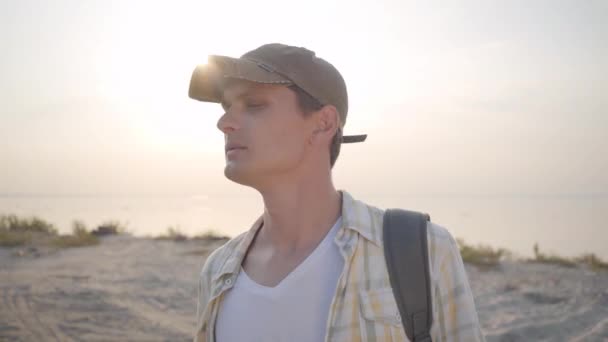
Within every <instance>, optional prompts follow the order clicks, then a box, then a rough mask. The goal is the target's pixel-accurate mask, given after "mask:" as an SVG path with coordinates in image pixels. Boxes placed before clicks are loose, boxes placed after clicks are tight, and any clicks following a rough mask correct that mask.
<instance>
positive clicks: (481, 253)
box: [457, 239, 507, 267]
mask: <svg viewBox="0 0 608 342" xmlns="http://www.w3.org/2000/svg"><path fill="white" fill-rule="evenodd" d="M457 242H458V246H459V248H460V255H461V256H462V260H463V261H464V262H465V263H469V264H473V265H476V266H479V267H494V266H497V265H499V264H500V260H501V258H502V256H503V255H505V254H506V253H507V251H506V250H505V249H502V248H500V249H495V248H492V247H490V246H486V245H478V246H472V245H468V244H467V243H465V242H464V240H462V239H457Z"/></svg>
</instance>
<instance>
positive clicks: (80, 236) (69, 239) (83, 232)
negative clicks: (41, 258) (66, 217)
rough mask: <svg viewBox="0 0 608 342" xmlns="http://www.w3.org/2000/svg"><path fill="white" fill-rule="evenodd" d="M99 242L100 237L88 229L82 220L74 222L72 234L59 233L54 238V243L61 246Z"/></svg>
mask: <svg viewBox="0 0 608 342" xmlns="http://www.w3.org/2000/svg"><path fill="white" fill-rule="evenodd" d="M98 243H99V238H98V237H97V236H95V235H93V234H92V233H91V232H89V231H88V230H87V227H86V225H85V224H84V223H83V222H82V221H73V222H72V234H71V235H59V236H57V237H56V238H55V239H53V241H52V244H53V245H54V246H56V247H60V248H71V247H82V246H91V245H96V244H98Z"/></svg>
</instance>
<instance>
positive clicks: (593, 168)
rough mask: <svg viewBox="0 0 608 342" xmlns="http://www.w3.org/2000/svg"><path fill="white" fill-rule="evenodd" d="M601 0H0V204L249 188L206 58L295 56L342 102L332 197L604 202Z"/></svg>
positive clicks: (607, 153)
mask: <svg viewBox="0 0 608 342" xmlns="http://www.w3.org/2000/svg"><path fill="white" fill-rule="evenodd" d="M606 18H608V2H605V1H558V0H555V1H459V2H457V3H456V2H437V1H417V2H412V1H402V0H399V1H356V0H351V1H341V2H332V1H327V0H322V1H321V0H310V1H306V2H296V3H288V2H285V1H267V2H265V1H262V2H259V1H200V0H199V1H89V0H78V1H63V0H56V1H42V0H37V1H35V0H21V1H10V0H2V1H0V46H1V47H2V53H0V75H1V77H0V194H9V195H11V194H13V195H14V194H34V195H36V194H38V195H44V194H53V195H70V194H189V195H211V196H213V195H218V194H242V193H249V192H250V191H249V190H243V189H242V188H241V187H240V186H238V185H235V184H232V183H230V182H229V181H228V180H226V179H225V178H224V176H223V172H222V170H223V166H224V156H223V136H222V134H221V133H220V132H219V131H218V130H217V128H216V122H217V119H218V118H219V115H220V114H221V108H220V107H219V105H216V104H206V103H200V102H197V101H193V100H191V99H189V98H188V96H187V91H188V84H189V80H190V76H191V72H192V70H193V69H194V67H195V66H196V65H197V64H200V63H204V62H205V61H206V60H207V56H208V55H209V54H219V55H228V56H235V57H237V56H240V55H242V54H243V53H245V52H247V51H249V50H252V49H254V48H256V47H258V46H260V45H262V44H265V43H271V42H281V43H285V44H290V45H298V46H304V47H307V48H309V49H311V50H313V51H315V52H316V53H317V55H318V56H320V57H322V58H325V59H326V60H328V61H330V62H331V63H332V64H334V65H335V66H336V67H337V68H338V69H339V70H340V71H341V73H342V74H343V76H344V78H345V80H346V83H347V86H348V92H349V99H350V105H349V114H348V120H347V123H346V127H345V133H346V134H349V133H350V134H360V133H367V134H369V137H368V140H367V142H365V143H363V144H354V145H348V146H344V147H343V149H342V153H341V155H340V158H339V159H338V162H337V165H336V167H335V169H334V180H335V182H336V184H337V186H338V187H340V188H346V189H350V190H351V191H353V192H355V193H358V194H375V195H387V196H394V195H401V194H407V195H430V196H435V195H436V196H440V195H483V196H486V195H489V196H494V195H499V196H502V195H506V196H606V195H608V20H606Z"/></svg>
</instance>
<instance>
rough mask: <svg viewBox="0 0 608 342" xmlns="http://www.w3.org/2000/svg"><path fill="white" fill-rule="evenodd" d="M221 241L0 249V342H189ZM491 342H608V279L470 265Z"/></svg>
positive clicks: (518, 266) (553, 269) (115, 241)
mask: <svg viewBox="0 0 608 342" xmlns="http://www.w3.org/2000/svg"><path fill="white" fill-rule="evenodd" d="M217 246H218V243H213V242H206V241H186V242H173V241H157V240H152V239H144V238H134V237H130V236H113V237H108V238H104V239H103V241H102V243H101V244H100V245H98V246H93V247H83V248H73V249H65V250H58V251H53V250H44V249H37V250H27V249H18V248H17V249H16V248H12V249H11V248H0V341H5V340H7V341H190V340H191V339H192V333H193V329H194V326H195V311H196V287H197V277H198V273H199V271H200V268H201V266H202V263H203V262H204V259H205V257H206V255H207V254H208V253H209V252H210V251H211V250H213V249H214V248H216V247H217ZM467 272H468V274H469V278H470V281H471V285H472V288H473V292H474V294H475V301H476V304H477V307H478V312H479V317H480V320H481V324H482V328H483V331H484V333H485V334H486V337H487V340H488V341H540V340H550V341H570V340H572V341H608V272H593V271H590V270H586V269H582V268H573V269H570V268H563V267H559V266H552V265H537V264H525V263H521V262H505V263H503V265H502V266H501V267H500V268H498V269H495V270H479V269H477V268H476V267H474V266H470V265H467Z"/></svg>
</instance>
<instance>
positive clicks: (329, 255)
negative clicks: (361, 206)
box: [215, 217, 344, 342]
mask: <svg viewBox="0 0 608 342" xmlns="http://www.w3.org/2000/svg"><path fill="white" fill-rule="evenodd" d="M341 224H342V218H341V217H340V218H339V219H338V221H337V222H336V223H335V224H334V226H333V227H332V228H331V229H330V231H329V232H328V233H327V235H326V236H325V238H323V240H322V241H321V243H319V245H318V246H317V247H316V248H315V250H314V251H313V252H312V253H311V254H310V255H309V256H308V257H307V258H306V259H305V260H304V261H302V263H300V265H298V266H297V267H296V268H295V269H294V270H293V271H292V272H291V273H289V275H287V277H285V278H284V279H283V280H282V281H281V282H280V283H279V284H278V285H277V286H275V287H267V286H263V285H260V284H258V283H256V282H255V281H253V280H252V279H251V278H249V277H248V276H247V274H246V273H245V271H244V270H243V269H242V268H241V271H240V272H239V275H238V277H237V279H236V282H235V283H234V286H233V288H232V289H231V290H229V291H228V292H226V294H225V297H224V299H223V300H222V303H221V305H220V308H219V313H218V317H217V322H216V327H215V328H216V329H215V334H216V338H217V341H218V342H233V341H235V342H236V341H238V342H258V341H264V342H267V341H270V342H288V341H289V342H300V341H301V342H314V341H323V340H324V338H325V330H326V328H327V326H326V325H327V317H328V314H329V307H330V305H331V301H332V299H333V297H334V293H335V291H336V285H337V283H338V278H339V277H340V273H341V272H342V268H343V266H344V259H343V257H342V255H340V250H339V249H338V246H336V244H335V243H334V237H335V236H336V234H337V232H338V229H339V228H340V226H341Z"/></svg>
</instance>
